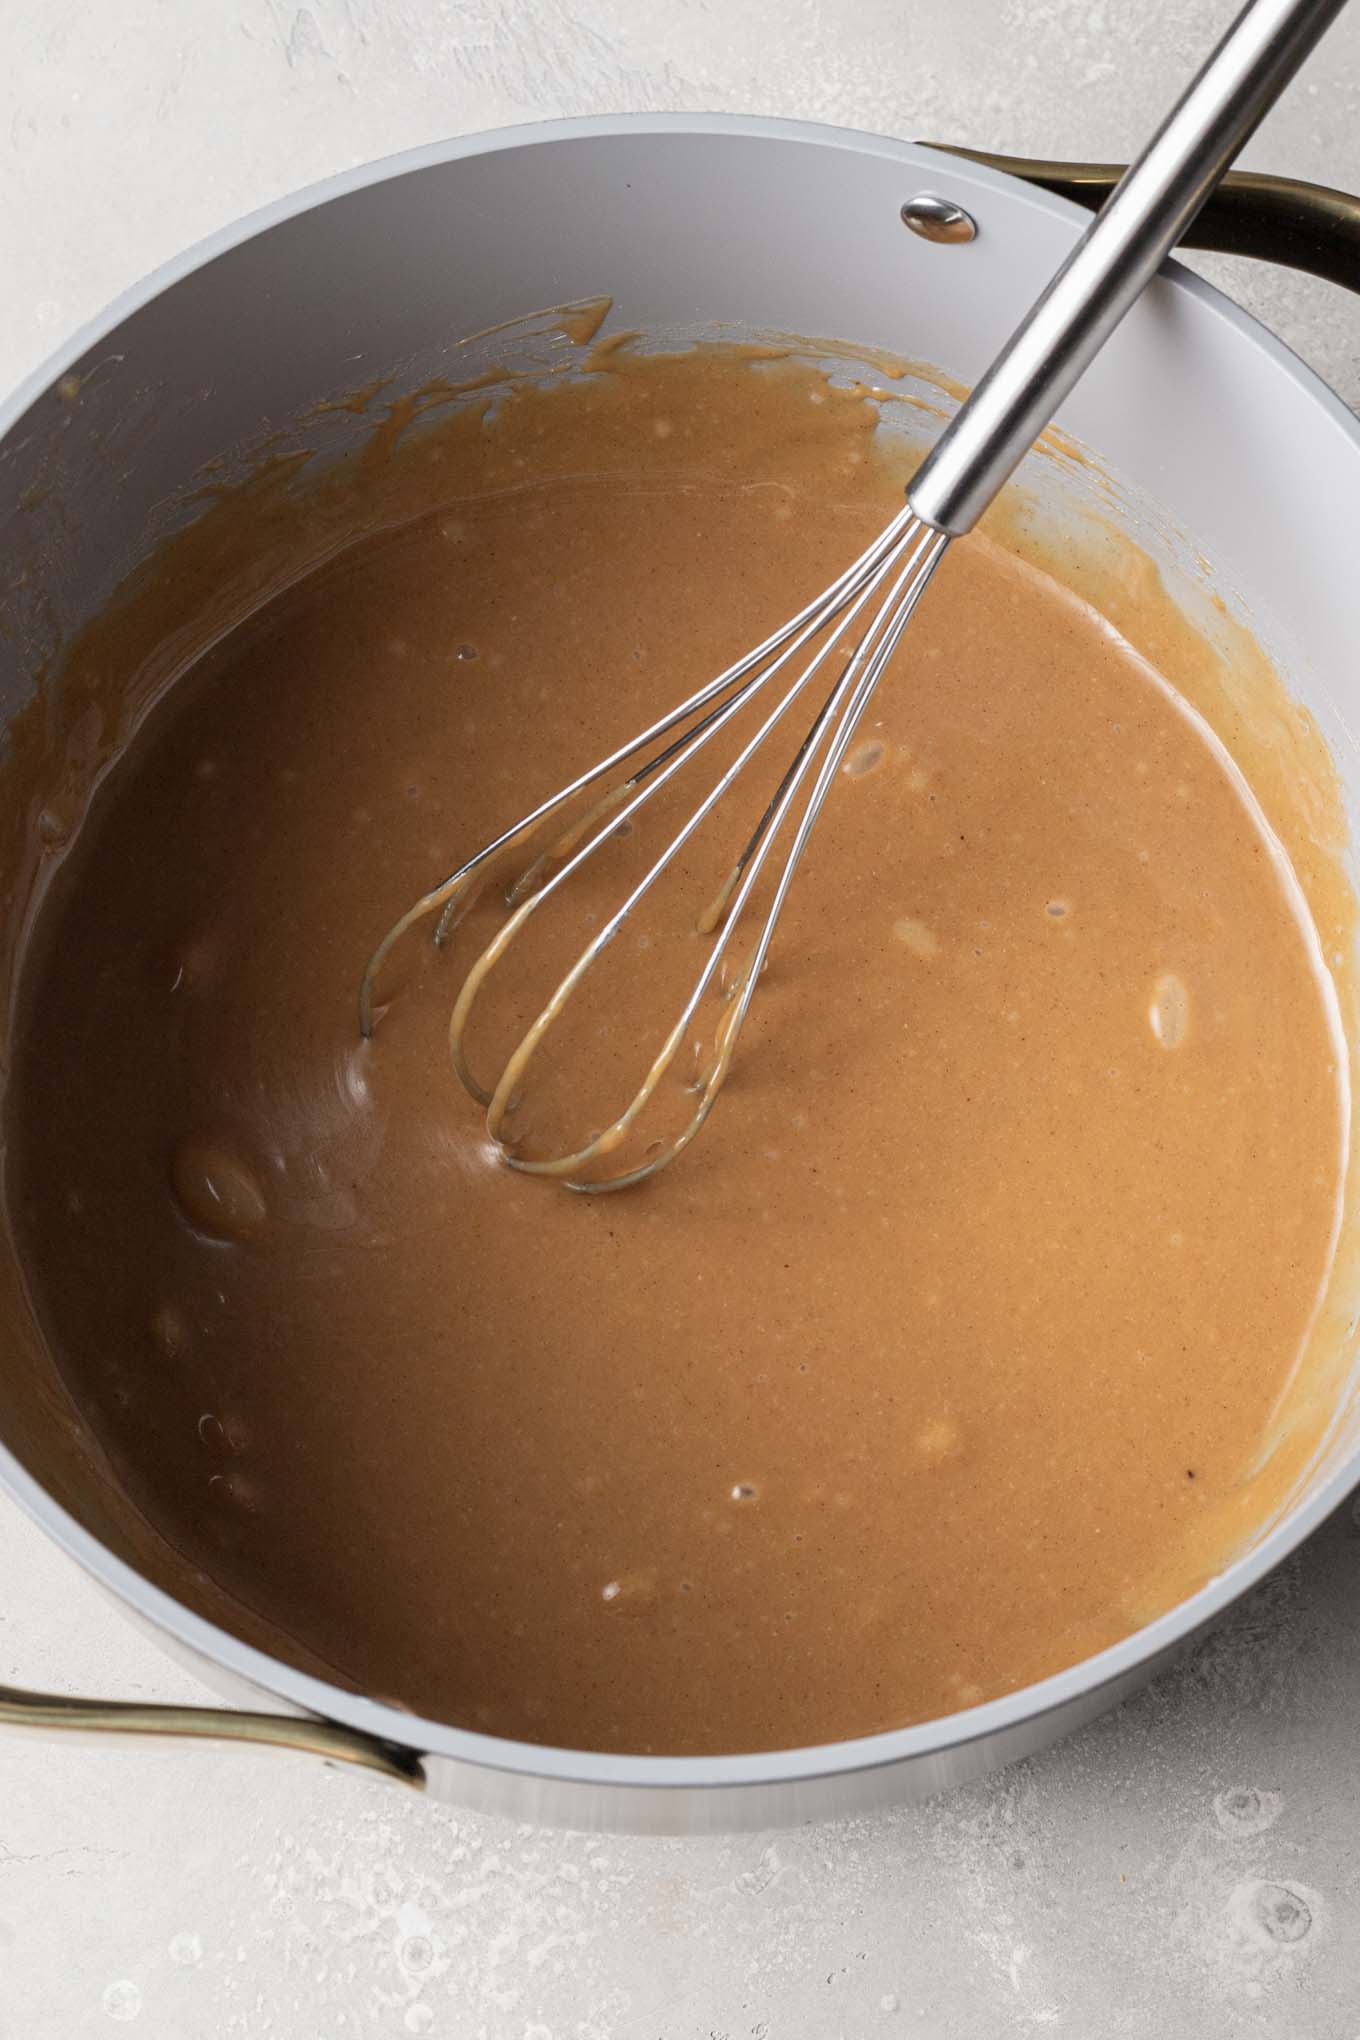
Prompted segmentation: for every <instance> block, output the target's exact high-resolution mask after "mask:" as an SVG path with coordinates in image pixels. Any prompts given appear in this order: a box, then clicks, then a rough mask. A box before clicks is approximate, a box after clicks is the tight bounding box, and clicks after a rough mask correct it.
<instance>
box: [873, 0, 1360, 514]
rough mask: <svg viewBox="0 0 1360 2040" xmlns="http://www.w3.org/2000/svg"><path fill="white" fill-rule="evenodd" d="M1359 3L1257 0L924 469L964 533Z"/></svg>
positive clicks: (925, 491)
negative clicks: (1319, 47) (1348, 6)
mask: <svg viewBox="0 0 1360 2040" xmlns="http://www.w3.org/2000/svg"><path fill="white" fill-rule="evenodd" d="M1344 5H1345V0H1250V4H1249V5H1248V6H1246V7H1245V8H1244V9H1243V10H1242V12H1241V13H1240V14H1239V15H1238V17H1237V19H1236V20H1235V21H1234V22H1233V24H1232V26H1231V28H1230V29H1229V30H1228V32H1227V34H1226V35H1225V36H1224V37H1223V40H1222V41H1221V42H1220V43H1219V45H1218V47H1217V48H1216V49H1215V50H1214V52H1213V54H1212V55H1211V56H1210V57H1209V59H1208V61H1207V62H1206V63H1205V65H1204V67H1203V68H1202V70H1201V71H1200V72H1199V73H1198V74H1197V76H1196V77H1195V78H1194V79H1193V80H1192V81H1191V83H1190V85H1189V86H1188V87H1187V89H1186V91H1185V92H1184V93H1183V94H1182V96H1181V98H1180V100H1179V101H1178V102H1177V104H1176V105H1175V106H1174V107H1173V109H1172V111H1171V112H1170V113H1169V114H1168V115H1167V117H1166V119H1165V120H1164V121H1163V123H1162V125H1161V127H1160V128H1158V130H1157V132H1156V134H1155V135H1154V136H1153V137H1152V140H1151V141H1150V142H1149V143H1148V145H1147V147H1146V148H1145V149H1144V150H1143V152H1142V154H1141V155H1140V156H1139V157H1138V158H1137V160H1136V161H1135V162H1133V163H1132V164H1130V166H1129V168H1128V170H1127V171H1126V172H1125V173H1124V175H1123V177H1122V178H1121V179H1120V181H1119V183H1118V184H1117V185H1116V187H1115V189H1114V190H1113V191H1112V192H1111V194H1110V196H1109V198H1108V199H1107V200H1106V202H1105V204H1104V205H1103V206H1102V207H1101V209H1100V211H1099V213H1097V215H1096V217H1095V219H1094V220H1093V221H1092V222H1091V225H1090V226H1089V227H1088V228H1087V230H1086V232H1085V233H1084V234H1083V235H1082V237H1081V239H1080V241H1078V243H1077V245H1076V247H1075V248H1074V249H1073V250H1072V252H1071V254H1070V255H1069V256H1068V257H1067V260H1066V261H1065V262H1064V263H1063V265H1062V267H1061V268H1060V269H1059V270H1058V271H1057V273H1056V275H1055V276H1054V277H1053V279H1052V281H1051V282H1050V283H1049V284H1048V285H1047V287H1046V288H1045V289H1044V291H1043V292H1042V294H1041V295H1040V297H1039V298H1038V299H1037V300H1036V302H1035V304H1034V305H1033V306H1032V307H1031V309H1030V310H1029V312H1027V313H1026V315H1025V317H1024V319H1023V320H1022V321H1021V323H1020V325H1019V326H1018V327H1017V328H1016V330H1015V332H1014V333H1013V334H1012V335H1011V338H1010V339H1009V340H1008V341H1007V343H1006V345H1005V346H1004V347H1003V348H1002V350H1001V352H1000V354H999V355H998V356H997V357H996V360H995V361H994V362H993V363H992V365H991V367H990V368H989V369H988V370H987V373H986V374H985V375H984V376H983V378H982V380H981V382H979V383H978V385H977V387H976V388H975V389H974V390H973V392H972V394H971V395H970V396H969V397H968V399H967V401H966V402H965V403H964V404H963V405H962V407H961V408H960V410H959V411H958V413H957V414H956V416H955V417H954V418H953V420H952V421H951V423H950V424H949V425H948V426H947V427H946V429H945V431H944V433H943V434H942V436H941V438H940V439H939V441H938V442H937V444H936V445H935V447H934V448H933V449H932V451H931V452H930V453H929V454H928V455H927V457H926V459H925V461H924V463H923V464H922V466H921V467H920V468H919V469H918V470H917V473H916V475H915V478H914V479H913V481H912V484H911V487H910V488H909V490H908V491H907V500H908V502H909V503H910V505H911V508H912V509H913V510H914V511H915V513H916V515H917V516H918V517H919V518H921V520H922V521H923V522H924V523H926V524H930V525H933V526H934V527H935V529H936V530H937V531H947V532H949V533H950V534H951V535H953V536H956V537H957V536H961V535H962V534H963V533H964V532H966V531H971V530H972V528H973V526H974V525H975V524H976V523H977V520H978V519H979V517H981V515H982V513H983V511H984V510H985V509H986V508H987V506H988V504H989V503H990V502H991V501H992V499H993V497H994V496H996V495H997V493H998V492H999V491H1000V489H1001V488H1002V486H1003V485H1004V483H1005V482H1006V481H1007V480H1008V479H1009V477H1010V475H1011V474H1012V472H1013V471H1014V469H1015V468H1016V467H1017V466H1018V465H1019V463H1020V461H1021V460H1022V459H1023V458H1024V456H1025V454H1026V453H1027V452H1028V451H1029V449H1030V447H1031V446H1032V445H1033V444H1034V442H1035V440H1036V439H1037V438H1038V436H1039V434H1040V433H1041V432H1042V431H1043V429H1044V427H1045V425H1047V424H1048V422H1049V420H1050V418H1051V417H1052V416H1053V414H1054V412H1055V411H1056V410H1057V408H1058V406H1059V404H1060V403H1061V402H1062V400H1063V398H1064V397H1065V396H1066V395H1067V393H1068V391H1069V390H1070V389H1071V388H1072V386H1073V384H1074V383H1075V382H1076V381H1077V380H1078V378H1079V377H1080V376H1081V374H1082V372H1083V371H1084V370H1085V368H1086V367H1087V366H1088V364H1089V363H1090V362H1091V360H1092V359H1093V358H1094V356H1095V355H1096V354H1097V353H1098V352H1099V351H1100V348H1101V347H1102V346H1103V345H1104V343H1105V341H1106V340H1107V339H1108V337H1109V335H1110V334H1111V333H1112V332H1113V331H1114V328H1115V327H1116V326H1117V325H1118V324H1119V321H1120V320H1121V319H1122V318H1123V316H1124V314H1125V312H1127V311H1128V309H1129V307H1130V305H1131V304H1132V303H1133V301H1134V299H1135V298H1136V297H1137V296H1138V295H1139V293H1140V291H1141V290H1142V289H1143V287H1144V285H1145V284H1146V283H1147V282H1148V281H1149V279H1150V278H1151V277H1152V276H1153V275H1154V273H1155V272H1156V270H1157V267H1158V265H1159V264H1160V263H1161V262H1162V261H1163V259H1164V258H1165V256H1166V255H1167V254H1169V252H1170V251H1171V249H1172V248H1173V247H1174V246H1175V244H1176V242H1177V241H1178V240H1179V239H1180V237H1181V235H1182V234H1183V233H1184V232H1185V230H1186V228H1187V227H1188V226H1189V225H1190V222H1191V221H1192V220H1193V219H1194V217H1195V215H1196V213H1197V212H1198V211H1199V209H1200V207H1201V206H1202V205H1203V204H1204V202H1205V200H1206V199H1207V198H1208V197H1209V194H1210V193H1211V192H1212V190H1213V188H1214V186H1215V185H1216V184H1217V182H1218V180H1219V178H1220V177H1222V175H1223V173H1224V172H1225V171H1226V170H1227V168H1228V166H1229V164H1230V163H1231V162H1232V160H1233V157H1234V156H1235V155H1236V154H1237V152H1238V150H1239V149H1240V148H1241V147H1242V145H1243V143H1244V142H1245V141H1246V140H1247V139H1248V137H1249V136H1250V135H1251V134H1252V132H1253V131H1254V129H1255V128H1256V127H1257V125H1258V124H1259V122H1260V121H1261V119H1262V118H1263V116H1264V115H1265V114H1266V113H1267V112H1268V111H1269V109H1270V108H1271V106H1273V104H1274V103H1275V101H1276V99H1278V97H1279V96H1280V94H1281V93H1282V92H1283V90H1284V88H1285V86H1286V85H1287V84H1288V83H1289V81H1290V79H1291V78H1292V77H1293V76H1294V73H1295V72H1296V71H1297V70H1298V68H1299V66H1300V64H1301V63H1302V62H1303V60H1304V58H1305V57H1306V56H1307V55H1308V53H1309V51H1310V50H1311V49H1312V48H1313V46H1314V44H1315V43H1317V42H1318V41H1319V40H1320V39H1321V37H1322V35H1323V34H1324V33H1325V31H1326V30H1327V29H1328V28H1329V27H1330V25H1331V23H1332V22H1333V21H1334V20H1335V18H1336V16H1337V15H1338V14H1339V13H1340V12H1341V9H1342V7H1343V6H1344Z"/></svg>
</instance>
